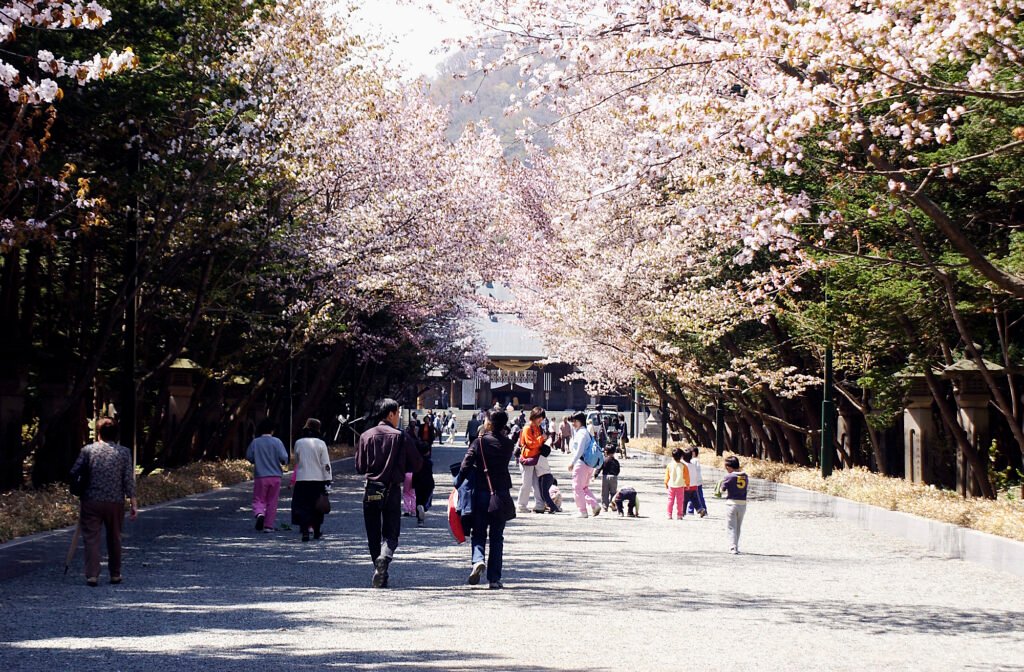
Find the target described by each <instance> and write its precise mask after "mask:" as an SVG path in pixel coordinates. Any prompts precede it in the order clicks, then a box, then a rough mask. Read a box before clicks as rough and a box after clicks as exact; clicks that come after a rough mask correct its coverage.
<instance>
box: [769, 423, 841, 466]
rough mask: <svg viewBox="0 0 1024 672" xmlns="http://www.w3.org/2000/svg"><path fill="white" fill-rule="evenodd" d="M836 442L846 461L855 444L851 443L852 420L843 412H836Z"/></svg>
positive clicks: (782, 439)
mask: <svg viewBox="0 0 1024 672" xmlns="http://www.w3.org/2000/svg"><path fill="white" fill-rule="evenodd" d="M779 439H780V442H783V441H784V440H785V437H784V436H780V437H779ZM836 443H838V444H839V446H840V447H841V448H842V449H843V451H842V454H843V455H844V457H843V460H844V462H845V460H846V457H845V456H846V455H850V456H852V455H853V446H851V445H850V444H851V441H850V421H849V420H847V418H846V416H845V415H843V414H842V413H837V414H836ZM843 466H844V467H848V466H849V465H847V464H843Z"/></svg>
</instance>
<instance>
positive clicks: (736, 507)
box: [716, 455, 749, 555]
mask: <svg viewBox="0 0 1024 672" xmlns="http://www.w3.org/2000/svg"><path fill="white" fill-rule="evenodd" d="M725 470H726V471H727V472H728V473H727V474H726V476H725V478H723V479H722V482H721V483H719V484H718V489H717V490H716V494H717V495H718V496H719V497H720V496H721V495H722V494H723V493H724V494H725V499H726V507H727V508H726V514H725V516H726V520H727V521H728V525H729V539H730V540H731V541H732V546H730V547H729V552H730V553H732V554H733V555H738V554H739V552H740V528H742V527H743V516H745V515H746V514H747V481H748V480H749V479H748V478H747V475H746V474H745V473H743V472H742V471H740V458H738V457H736V456H735V455H730V456H729V457H727V458H725Z"/></svg>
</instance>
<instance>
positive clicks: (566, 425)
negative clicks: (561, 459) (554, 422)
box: [558, 416, 572, 453]
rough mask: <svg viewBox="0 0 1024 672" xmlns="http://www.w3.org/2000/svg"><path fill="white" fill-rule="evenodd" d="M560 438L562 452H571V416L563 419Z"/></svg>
mask: <svg viewBox="0 0 1024 672" xmlns="http://www.w3.org/2000/svg"><path fill="white" fill-rule="evenodd" d="M558 436H559V438H561V440H562V445H561V448H562V452H563V453H568V452H569V443H570V442H571V441H572V423H570V422H569V416H565V417H564V418H562V424H561V425H559V426H558Z"/></svg>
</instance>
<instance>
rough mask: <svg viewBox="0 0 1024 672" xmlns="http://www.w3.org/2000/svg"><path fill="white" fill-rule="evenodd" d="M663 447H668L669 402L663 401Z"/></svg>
mask: <svg viewBox="0 0 1024 672" xmlns="http://www.w3.org/2000/svg"><path fill="white" fill-rule="evenodd" d="M661 447H662V448H668V402H666V401H665V400H664V399H663V400H662V401H661Z"/></svg>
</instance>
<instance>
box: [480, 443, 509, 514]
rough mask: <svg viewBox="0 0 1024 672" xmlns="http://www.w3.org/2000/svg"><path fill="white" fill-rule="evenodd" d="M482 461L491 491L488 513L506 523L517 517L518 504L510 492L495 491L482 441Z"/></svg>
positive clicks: (488, 487)
mask: <svg viewBox="0 0 1024 672" xmlns="http://www.w3.org/2000/svg"><path fill="white" fill-rule="evenodd" d="M480 461H481V462H483V465H484V476H486V477H487V489H488V490H490V491H491V501H490V502H489V503H488V505H487V513H492V514H494V515H495V516H497V517H498V518H501V519H502V520H503V521H505V522H506V523H507V522H508V521H510V520H512V519H513V518H515V517H516V503H515V502H514V501H513V500H512V495H511V494H510V493H509V491H508V490H504V491H500V490H499V491H495V490H494V484H493V483H491V472H490V471H488V470H487V458H486V457H484V442H483V441H480Z"/></svg>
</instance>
